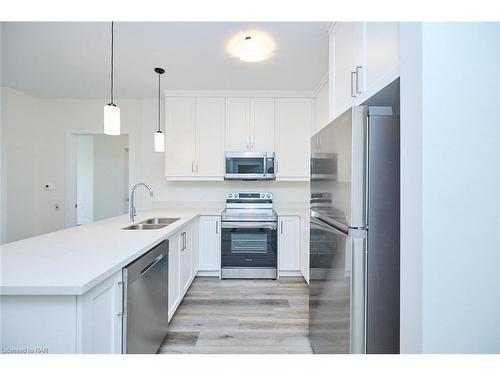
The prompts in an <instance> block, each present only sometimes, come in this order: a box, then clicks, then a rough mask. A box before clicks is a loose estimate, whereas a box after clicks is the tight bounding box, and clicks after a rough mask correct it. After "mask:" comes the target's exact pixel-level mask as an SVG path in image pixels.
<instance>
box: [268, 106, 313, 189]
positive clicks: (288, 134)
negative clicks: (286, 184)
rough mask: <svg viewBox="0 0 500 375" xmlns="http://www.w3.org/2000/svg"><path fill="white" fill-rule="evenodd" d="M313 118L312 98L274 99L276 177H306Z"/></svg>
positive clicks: (278, 178)
mask: <svg viewBox="0 0 500 375" xmlns="http://www.w3.org/2000/svg"><path fill="white" fill-rule="evenodd" d="M312 118H313V103H312V99H310V98H277V99H276V139H277V142H276V159H275V170H276V179H277V180H283V181H286V180H289V181H307V180H309V153H310V129H311V125H312Z"/></svg>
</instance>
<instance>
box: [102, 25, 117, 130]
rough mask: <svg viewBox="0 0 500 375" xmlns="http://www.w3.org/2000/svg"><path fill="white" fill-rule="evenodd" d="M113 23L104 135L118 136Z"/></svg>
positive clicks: (112, 26)
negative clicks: (109, 91)
mask: <svg viewBox="0 0 500 375" xmlns="http://www.w3.org/2000/svg"><path fill="white" fill-rule="evenodd" d="M113 29H114V22H111V102H110V103H108V104H106V105H105V106H104V134H108V135H120V108H118V107H117V106H116V104H115V103H113V99H114V92H113V90H114V82H113V78H114V65H115V60H114V47H115V46H114V30H113Z"/></svg>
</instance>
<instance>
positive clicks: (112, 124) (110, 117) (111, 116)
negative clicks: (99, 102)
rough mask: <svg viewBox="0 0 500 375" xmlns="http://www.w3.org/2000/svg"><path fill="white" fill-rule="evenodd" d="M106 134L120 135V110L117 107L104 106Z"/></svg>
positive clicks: (111, 105)
mask: <svg viewBox="0 0 500 375" xmlns="http://www.w3.org/2000/svg"><path fill="white" fill-rule="evenodd" d="M104 134H108V135H120V108H118V107H117V106H116V105H113V104H107V105H105V106H104Z"/></svg>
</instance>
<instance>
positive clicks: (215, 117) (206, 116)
mask: <svg viewBox="0 0 500 375" xmlns="http://www.w3.org/2000/svg"><path fill="white" fill-rule="evenodd" d="M224 118H225V100H224V98H196V148H197V150H198V154H197V157H196V160H197V161H196V167H197V168H196V173H197V175H198V176H200V177H207V178H220V179H222V178H223V177H224ZM167 152H168V150H167Z"/></svg>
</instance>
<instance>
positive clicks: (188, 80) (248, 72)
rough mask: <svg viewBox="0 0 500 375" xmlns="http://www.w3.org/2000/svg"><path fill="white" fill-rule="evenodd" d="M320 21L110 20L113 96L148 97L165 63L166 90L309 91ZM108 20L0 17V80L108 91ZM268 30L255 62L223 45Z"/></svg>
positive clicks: (322, 70) (49, 92)
mask: <svg viewBox="0 0 500 375" xmlns="http://www.w3.org/2000/svg"><path fill="white" fill-rule="evenodd" d="M326 27H327V24H326V23H324V22H270V23H241V22H237V23H227V22H118V23H115V95H116V96H117V97H123V98H125V97H126V98H138V97H153V96H155V95H156V92H157V91H156V90H157V75H156V74H155V73H154V71H153V68H154V67H156V66H160V67H164V68H165V69H166V75H164V76H163V81H162V85H163V88H166V89H171V90H313V89H314V88H315V86H316V85H317V84H318V83H319V82H320V81H321V79H322V78H323V77H324V75H325V74H326V72H327V69H328V34H327V32H326ZM110 28H111V27H110V23H97V22H87V23H82V22H72V23H69V22H64V23H57V22H14V23H5V22H4V23H2V81H3V82H2V85H4V86H8V87H13V88H17V89H20V90H25V91H29V92H32V93H34V94H37V95H41V96H47V97H80V98H103V97H106V96H108V95H109V60H110ZM254 29H256V30H261V31H264V32H267V33H268V34H269V35H270V36H271V37H272V38H273V39H274V41H275V43H276V46H277V49H276V51H275V53H274V54H273V56H272V57H271V58H270V59H269V60H266V61H262V62H259V63H246V62H242V61H240V60H239V59H237V58H235V57H232V56H230V55H229V54H228V52H227V51H226V43H227V42H228V40H229V39H230V38H231V36H233V35H234V34H236V33H238V32H242V31H243V32H246V31H248V30H254Z"/></svg>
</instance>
